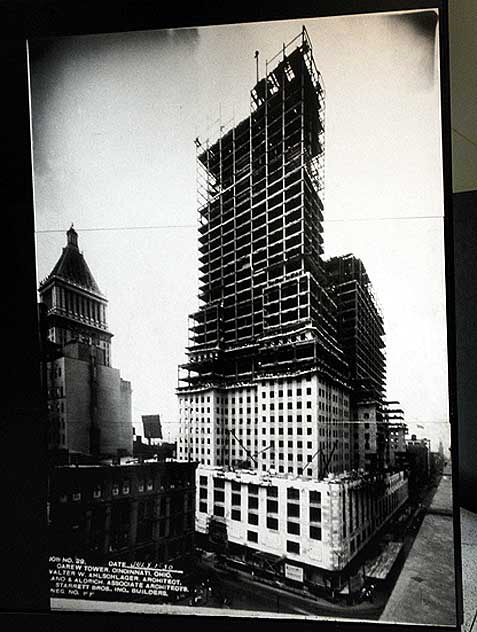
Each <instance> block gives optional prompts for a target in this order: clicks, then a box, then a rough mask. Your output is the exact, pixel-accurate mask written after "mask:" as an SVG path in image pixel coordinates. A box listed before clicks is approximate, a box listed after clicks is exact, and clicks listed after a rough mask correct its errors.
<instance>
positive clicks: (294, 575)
mask: <svg viewBox="0 0 477 632" xmlns="http://www.w3.org/2000/svg"><path fill="white" fill-rule="evenodd" d="M285 577H286V578H287V579H292V580H293V581H294V582H301V583H303V569H302V568H301V567H300V566H295V565H294V564H285Z"/></svg>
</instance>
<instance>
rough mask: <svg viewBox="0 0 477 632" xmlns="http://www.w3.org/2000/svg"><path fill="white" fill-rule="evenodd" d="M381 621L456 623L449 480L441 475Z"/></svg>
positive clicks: (450, 487)
mask: <svg viewBox="0 0 477 632" xmlns="http://www.w3.org/2000/svg"><path fill="white" fill-rule="evenodd" d="M380 621H387V622H391V621H392V622H395V621H399V622H403V623H420V624H433V625H454V626H455V624H456V603H455V582H454V529H453V519H452V479H451V477H449V476H445V475H444V476H443V477H442V479H441V481H440V483H439V487H438V488H437V490H436V493H435V495H434V498H433V500H432V502H431V505H430V507H429V510H428V512H427V514H426V515H425V517H424V520H423V522H422V525H421V528H420V530H419V532H418V534H417V537H416V539H415V541H414V544H413V546H412V549H411V551H410V553H409V555H408V558H407V560H406V561H405V563H404V566H403V568H402V570H401V574H400V575H399V578H398V580H397V582H396V585H395V586H394V590H393V592H392V593H391V595H390V597H389V600H388V603H387V605H386V607H385V609H384V611H383V613H382V615H381V617H380Z"/></svg>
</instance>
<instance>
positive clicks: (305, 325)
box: [177, 28, 406, 572]
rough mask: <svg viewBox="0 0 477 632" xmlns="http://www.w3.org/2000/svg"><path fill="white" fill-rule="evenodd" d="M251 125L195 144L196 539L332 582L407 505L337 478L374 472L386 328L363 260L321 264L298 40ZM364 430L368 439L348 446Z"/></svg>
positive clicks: (318, 94) (185, 444) (314, 105)
mask: <svg viewBox="0 0 477 632" xmlns="http://www.w3.org/2000/svg"><path fill="white" fill-rule="evenodd" d="M250 110H251V111H250V115H249V116H248V117H247V118H246V119H244V120H242V121H241V122H239V123H238V124H237V125H234V126H233V127H232V128H231V129H228V130H224V129H221V132H220V135H219V138H218V139H217V140H214V141H205V142H201V141H200V140H199V139H196V146H197V163H198V170H199V175H200V177H199V185H198V188H199V252H200V254H199V262H200V263H199V270H200V290H199V300H200V306H199V309H198V311H197V312H196V313H194V314H192V315H191V316H190V317H189V332H190V342H189V346H188V348H187V356H188V359H187V362H186V363H185V364H183V365H182V366H181V367H180V368H179V386H178V389H177V392H178V397H179V408H180V427H179V439H178V458H179V459H181V460H194V461H199V462H200V463H201V465H202V468H199V469H198V470H197V474H198V485H197V487H198V497H197V498H198V500H197V505H198V514H197V516H198V517H197V522H196V527H197V528H198V530H199V531H203V532H206V531H207V530H209V531H210V529H211V525H212V524H213V523H214V521H215V520H218V521H219V523H220V524H222V525H225V531H226V532H227V530H228V535H227V536H226V539H228V541H229V542H235V543H239V544H243V545H244V546H245V547H247V546H251V547H252V548H255V549H258V550H261V551H268V552H269V553H271V554H276V555H277V556H279V555H282V556H283V555H287V556H291V559H292V560H294V561H295V562H296V561H297V560H298V559H300V555H301V550H303V547H304V548H305V549H306V550H307V551H308V553H309V555H310V556H311V557H310V560H311V562H310V563H313V564H315V565H316V564H318V565H319V566H321V567H326V568H328V569H342V568H343V567H344V566H345V565H346V563H347V561H348V560H349V559H350V558H351V557H352V556H353V555H354V554H355V553H356V552H357V551H358V550H359V548H360V547H361V546H362V545H363V544H364V543H365V542H366V541H368V540H369V538H370V537H371V536H372V533H373V532H374V531H375V529H376V528H377V526H378V525H379V524H381V523H382V522H383V521H384V520H385V518H386V516H388V515H390V513H392V512H393V511H395V510H396V509H397V507H398V506H399V505H400V504H401V503H402V502H403V499H405V496H406V492H405V489H404V487H405V486H404V482H403V481H402V479H401V478H399V480H398V479H396V481H394V482H392V484H391V483H390V484H389V485H387V486H385V488H383V490H382V493H381V492H380V494H381V496H379V495H377V496H376V498H375V499H374V500H373V499H372V494H371V492H370V491H369V489H368V488H366V489H365V488H364V487H362V486H360V485H361V483H359V482H357V481H356V480H354V481H352V482H351V481H350V480H347V481H346V482H342V483H339V485H338V479H336V477H343V476H344V477H346V475H347V474H348V475H349V474H350V472H351V470H353V469H358V468H364V467H366V466H368V465H372V466H373V467H374V468H375V466H376V464H377V463H378V461H379V459H378V458H377V457H376V456H375V457H374V458H372V456H373V455H376V454H377V452H378V450H379V436H378V435H379V433H378V432H377V430H376V429H377V427H378V424H377V421H379V410H380V406H381V403H382V401H383V397H384V388H385V361H384V353H383V347H384V343H383V335H384V329H383V320H382V316H381V314H380V311H379V308H378V306H377V303H376V301H375V299H374V297H373V293H372V288H371V284H370V282H369V278H368V276H367V274H366V270H365V269H364V265H363V264H362V263H361V261H359V259H356V258H355V257H353V256H352V255H348V256H346V257H339V258H335V259H332V260H330V261H325V260H324V259H323V237H322V232H323V227H322V222H323V208H324V207H323V186H324V182H323V171H324V164H323V163H324V111H325V95H324V87H323V82H322V79H321V76H320V73H319V71H318V69H317V67H316V65H315V62H314V59H313V55H312V46H311V41H310V39H309V36H308V34H307V32H306V29H305V28H303V30H302V32H301V33H300V34H299V35H298V36H297V37H296V38H295V39H294V40H292V42H290V43H289V44H288V45H283V47H282V50H281V51H280V52H279V53H278V54H277V55H276V56H275V57H274V58H273V59H272V60H270V61H268V62H267V64H266V73H265V77H264V78H263V79H260V80H259V79H258V77H257V83H256V85H255V86H254V87H253V89H252V91H251V100H250ZM360 420H362V421H363V427H362V430H363V431H364V429H365V424H367V425H368V426H372V430H370V432H367V431H366V432H360V433H358V434H356V433H355V432H354V431H353V428H354V424H353V423H351V422H353V421H360ZM366 420H367V421H366ZM360 427H361V426H360ZM239 472H247V474H246V475H245V474H243V475H241V474H238V473H239ZM330 475H331V479H330ZM244 476H246V477H248V478H247V479H246V480H245V478H244ZM229 479H230V480H229ZM335 479H336V485H335V486H334V487H333V492H332V493H331V494H330V493H328V492H329V488H328V487H327V485H328V484H331V483H330V481H331V480H335ZM325 480H326V481H327V482H326V484H325V483H323V485H324V487H323V488H322V487H320V484H319V483H318V481H325ZM264 481H268V482H267V483H266V485H268V486H270V485H271V488H270V489H268V490H267V491H265V490H261V489H260V487H261V485H265V482H264ZM343 481H344V479H343ZM244 485H247V489H248V492H247V493H246V494H245V492H244V491H243V490H244V489H245V488H244ZM272 488H273V489H272ZM325 488H326V489H325ZM326 490H328V492H326ZM269 494H271V495H269ZM386 495H387V496H389V498H388V499H387V500H386V501H384V496H386ZM262 496H263V498H262ZM328 496H329V498H327V500H326V501H325V500H324V498H325V497H328ZM387 496H386V497H387ZM391 497H392V498H391ZM246 498H248V504H247V501H246ZM294 503H297V504H296V505H295V504H294ZM245 505H246V506H247V508H248V509H247V519H248V525H247V524H246V523H247V521H246V520H245V513H244V512H243V508H244V507H245ZM285 505H286V506H287V513H286V516H287V517H286V518H284V516H285V514H283V513H281V512H282V511H284V509H280V510H279V509H278V508H279V507H280V506H282V507H283V508H284V507H285ZM365 505H366V508H365ZM262 506H263V507H266V510H265V509H261V507H262ZM241 507H242V513H241V510H240V509H241ZM274 508H275V509H274ZM269 510H270V511H271V512H272V513H269ZM274 512H276V515H275V514H274ZM331 514H334V517H335V518H339V519H340V520H341V523H340V524H343V522H344V527H343V528H342V529H341V530H340V532H339V534H338V533H337V532H335V531H333V532H332V531H331V522H330V521H331V517H332V516H331ZM305 516H306V517H305ZM282 519H283V520H285V519H286V529H284V530H283V532H282V534H281V536H280V537H281V538H282V539H281V540H280V541H279V540H278V539H277V538H279V535H278V530H279V526H278V525H279V523H280V520H282ZM303 520H304V522H303ZM300 522H302V525H301V526H300ZM239 523H241V527H240V528H241V529H242V531H240V530H239ZM346 525H348V527H346ZM283 526H284V525H283ZM274 534H275V535H274ZM282 536H283V537H282ZM304 537H305V538H306V539H305V540H303V538H304ZM274 538H275V539H274ZM300 538H301V539H300ZM323 547H324V548H323ZM325 550H326V552H325ZM313 560H314V562H313ZM302 570H303V568H302ZM310 572H311V571H310Z"/></svg>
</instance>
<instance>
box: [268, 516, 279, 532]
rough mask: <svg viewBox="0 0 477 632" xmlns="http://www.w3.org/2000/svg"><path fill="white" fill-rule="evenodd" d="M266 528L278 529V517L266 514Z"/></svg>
mask: <svg viewBox="0 0 477 632" xmlns="http://www.w3.org/2000/svg"><path fill="white" fill-rule="evenodd" d="M267 528H268V529H273V530H274V531H278V519H277V518H272V517H271V516H267Z"/></svg>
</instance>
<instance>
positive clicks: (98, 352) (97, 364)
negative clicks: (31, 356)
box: [39, 227, 133, 457]
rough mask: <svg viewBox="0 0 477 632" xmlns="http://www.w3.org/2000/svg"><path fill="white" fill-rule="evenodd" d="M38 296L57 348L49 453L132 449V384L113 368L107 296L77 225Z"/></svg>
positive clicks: (49, 375)
mask: <svg viewBox="0 0 477 632" xmlns="http://www.w3.org/2000/svg"><path fill="white" fill-rule="evenodd" d="M39 294H40V300H41V302H42V303H43V304H44V306H45V311H46V315H45V318H46V325H45V326H46V330H47V332H48V338H49V340H50V342H52V343H55V345H56V348H57V353H56V354H52V356H50V358H49V360H48V361H47V362H46V371H45V373H46V389H47V397H48V409H49V430H48V437H49V448H50V450H52V451H55V450H56V451H63V452H68V453H69V454H71V455H78V456H93V457H105V456H110V455H116V454H118V453H119V454H125V455H130V454H132V441H133V433H132V420H131V384H130V382H128V381H126V380H123V379H121V376H120V372H119V370H118V369H115V368H113V367H112V366H111V338H112V336H113V334H112V333H111V332H110V331H109V330H108V326H107V320H106V305H107V299H106V297H105V296H104V295H103V294H102V292H101V291H100V289H99V287H98V285H97V283H96V281H95V279H94V277H93V275H92V273H91V271H90V269H89V267H88V265H87V263H86V261H85V259H84V256H83V254H82V253H81V252H80V250H79V248H78V234H77V232H76V231H75V230H74V228H73V227H71V228H70V229H69V230H68V232H67V243H66V246H65V247H64V248H63V252H62V254H61V256H60V258H59V260H58V262H57V263H56V265H55V266H54V268H53V270H52V271H51V273H50V274H49V275H48V276H47V277H46V279H44V280H43V281H42V282H41V283H40V287H39ZM53 356H54V357H53Z"/></svg>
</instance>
